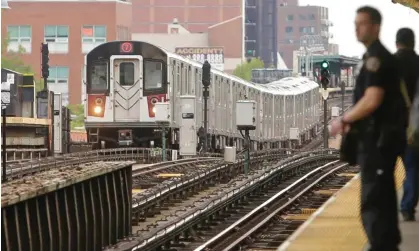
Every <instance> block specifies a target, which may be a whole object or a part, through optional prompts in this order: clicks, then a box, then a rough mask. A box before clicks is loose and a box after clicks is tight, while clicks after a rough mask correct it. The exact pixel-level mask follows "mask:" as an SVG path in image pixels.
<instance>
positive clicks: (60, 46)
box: [44, 25, 68, 53]
mask: <svg viewBox="0 0 419 251" xmlns="http://www.w3.org/2000/svg"><path fill="white" fill-rule="evenodd" d="M44 41H45V42H46V43H48V50H49V52H50V53H67V52H68V26H63V25H46V26H45V30H44Z"/></svg>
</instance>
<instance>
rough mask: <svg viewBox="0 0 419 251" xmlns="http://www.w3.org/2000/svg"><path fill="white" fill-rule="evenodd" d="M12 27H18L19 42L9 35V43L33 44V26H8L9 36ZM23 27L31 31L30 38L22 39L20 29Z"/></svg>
mask: <svg viewBox="0 0 419 251" xmlns="http://www.w3.org/2000/svg"><path fill="white" fill-rule="evenodd" d="M10 27H18V37H17V40H16V38H14V37H11V36H10V35H9V41H10V42H18V43H22V42H29V43H31V42H32V26H30V25H8V26H7V33H8V34H9V29H10ZM21 27H29V29H30V31H31V35H30V36H29V37H21V36H20V28H21Z"/></svg>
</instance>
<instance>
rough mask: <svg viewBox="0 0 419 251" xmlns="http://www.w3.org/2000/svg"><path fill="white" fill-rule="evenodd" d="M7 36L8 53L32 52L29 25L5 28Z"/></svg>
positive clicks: (30, 28)
mask: <svg viewBox="0 0 419 251" xmlns="http://www.w3.org/2000/svg"><path fill="white" fill-rule="evenodd" d="M7 32H8V34H9V44H8V46H7V50H8V51H16V52H17V51H19V50H21V51H22V52H25V53H31V52H32V27H31V26H29V25H10V26H7Z"/></svg>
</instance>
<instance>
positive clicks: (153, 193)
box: [132, 154, 287, 210]
mask: <svg viewBox="0 0 419 251" xmlns="http://www.w3.org/2000/svg"><path fill="white" fill-rule="evenodd" d="M286 156H287V155H280V154H275V155H274V156H273V158H270V159H269V160H266V156H264V155H261V156H256V157H254V158H252V159H251V160H250V161H251V164H255V163H258V162H262V161H268V162H272V161H277V160H279V159H281V158H284V157H286ZM217 160H219V159H216V158H213V159H210V160H206V159H203V160H201V161H203V162H205V161H214V162H215V163H214V164H215V166H211V168H206V169H205V171H200V170H199V171H196V172H192V173H189V174H186V175H184V176H182V177H180V178H177V179H174V180H169V181H168V182H167V183H165V182H162V183H161V184H160V186H156V187H153V188H150V189H147V190H146V192H145V193H140V194H138V195H134V196H133V200H132V201H133V202H132V208H133V209H134V210H136V209H137V208H138V207H140V206H143V205H145V204H147V203H150V202H152V201H155V200H157V199H159V198H160V197H162V196H164V195H167V194H169V193H171V192H174V191H175V190H179V189H182V188H183V187H186V186H188V185H190V184H192V183H193V182H197V181H199V180H201V179H203V178H204V177H207V176H208V175H211V174H212V173H216V172H220V171H222V170H225V169H227V168H230V167H231V165H236V166H243V164H244V160H239V161H238V162H236V163H226V162H224V161H220V163H218V164H217V162H216V161H217ZM190 163H193V162H187V163H186V164H190ZM181 164H184V163H181ZM156 165H158V164H156ZM165 168H170V167H165ZM194 171H195V170H194ZM151 172H152V171H151Z"/></svg>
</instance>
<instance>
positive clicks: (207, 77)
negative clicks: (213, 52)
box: [202, 60, 211, 87]
mask: <svg viewBox="0 0 419 251" xmlns="http://www.w3.org/2000/svg"><path fill="white" fill-rule="evenodd" d="M202 84H203V85H204V86H205V87H208V86H210V84H211V65H210V63H208V61H207V60H205V63H204V64H203V65H202Z"/></svg>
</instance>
